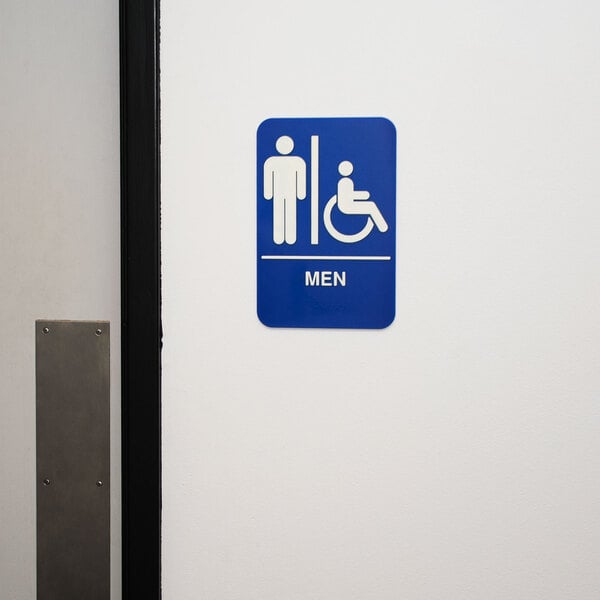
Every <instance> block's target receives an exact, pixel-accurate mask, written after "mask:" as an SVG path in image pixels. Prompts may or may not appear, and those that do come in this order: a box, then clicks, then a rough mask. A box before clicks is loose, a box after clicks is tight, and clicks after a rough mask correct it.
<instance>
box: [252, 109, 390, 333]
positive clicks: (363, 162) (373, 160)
mask: <svg viewBox="0 0 600 600" xmlns="http://www.w3.org/2000/svg"><path fill="white" fill-rule="evenodd" d="M395 230H396V129H395V127H394V125H393V124H392V123H391V121H388V120H387V119H383V118H335V119H267V120H266V121H264V122H263V123H262V124H261V125H260V127H259V128H258V134H257V248H258V254H257V262H258V266H257V277H258V281H257V283H258V289H257V300H258V316H259V318H260V320H261V321H262V322H263V323H264V324H265V325H268V326H270V327H336V328H351V329H379V328H383V327H387V326H388V325H389V324H390V323H391V322H392V321H393V320H394V313H395V287H396V283H395V273H396V231H395Z"/></svg>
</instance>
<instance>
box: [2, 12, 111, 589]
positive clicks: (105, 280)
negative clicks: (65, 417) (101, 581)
mask: <svg viewBox="0 0 600 600" xmlns="http://www.w3.org/2000/svg"><path fill="white" fill-rule="evenodd" d="M118 27H119V26H118V2H117V1H116V0H111V1H110V2H95V1H91V0H84V1H82V0H77V1H69V0H56V1H53V2H45V1H42V0H2V2H0V82H1V83H0V326H1V333H0V339H1V342H0V381H1V382H2V386H1V390H0V479H1V481H2V485H0V597H1V598H2V599H3V600H4V599H6V600H33V599H34V598H35V549H36V546H35V490H36V483H35V476H36V474H35V353H34V350H35V335H34V321H35V319H39V318H48V319H92V320H96V319H107V320H110V321H111V378H112V393H111V412H112V422H111V428H112V438H113V445H112V457H111V460H112V481H113V482H117V485H113V486H112V498H111V502H112V514H113V517H112V531H113V542H112V546H113V547H112V568H113V581H112V589H113V597H114V598H118V597H120V579H121V572H120V562H121V551H120V506H121V500H120V490H119V487H120V486H119V485H118V483H119V481H120V421H119V416H120V393H119V388H120V336H119V330H120V308H119V307H120V300H119V298H120V276H119V262H120V258H119V257H120V249H119V70H118V69H119V46H118V43H119V38H118V31H119V29H118Z"/></svg>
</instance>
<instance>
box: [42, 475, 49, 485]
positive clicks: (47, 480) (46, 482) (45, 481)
mask: <svg viewBox="0 0 600 600" xmlns="http://www.w3.org/2000/svg"><path fill="white" fill-rule="evenodd" d="M42 483H43V484H44V485H50V480H49V479H48V478H47V477H46V479H44V481H42Z"/></svg>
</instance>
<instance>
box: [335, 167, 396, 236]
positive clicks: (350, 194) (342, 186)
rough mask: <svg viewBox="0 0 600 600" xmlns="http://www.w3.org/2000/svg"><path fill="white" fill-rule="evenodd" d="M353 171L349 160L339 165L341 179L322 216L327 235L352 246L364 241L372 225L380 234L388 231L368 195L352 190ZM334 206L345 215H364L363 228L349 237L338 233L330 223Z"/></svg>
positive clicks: (364, 192) (386, 225)
mask: <svg viewBox="0 0 600 600" xmlns="http://www.w3.org/2000/svg"><path fill="white" fill-rule="evenodd" d="M353 170H354V166H353V165H352V163H351V162H350V161H349V160H344V161H342V162H341V163H340V164H339V166H338V172H339V174H340V175H341V176H342V178H341V179H340V180H339V181H338V184H337V194H335V195H333V196H332V197H331V198H330V199H329V202H327V204H326V205H325V212H324V214H323V222H324V223H325V229H327V232H328V233H329V235H330V236H331V237H332V238H334V239H336V240H337V241H338V242H344V243H346V244H354V243H356V242H360V241H361V240H364V239H365V238H366V237H367V236H368V235H369V234H370V233H371V231H373V226H374V225H376V226H377V229H379V231H381V232H382V233H385V232H386V231H387V230H388V224H387V223H386V221H385V219H384V218H383V215H382V214H381V212H380V211H379V208H377V204H375V202H373V201H370V200H369V198H370V196H371V195H370V193H369V192H367V191H360V190H355V189H354V182H353V181H352V179H350V175H352V172H353ZM336 205H337V208H338V210H339V211H341V212H342V213H344V214H346V215H366V216H367V222H366V223H365V226H364V227H363V228H362V229H361V230H360V231H359V232H357V233H355V234H351V235H349V234H344V233H341V232H339V231H338V230H337V229H336V228H335V226H334V225H333V222H332V221H331V213H332V211H333V208H334V207H335V206H336Z"/></svg>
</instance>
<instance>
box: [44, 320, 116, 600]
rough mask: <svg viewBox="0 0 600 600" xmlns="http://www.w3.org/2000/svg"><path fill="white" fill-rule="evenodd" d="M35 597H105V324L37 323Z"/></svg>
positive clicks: (107, 486) (107, 480) (107, 346)
mask: <svg viewBox="0 0 600 600" xmlns="http://www.w3.org/2000/svg"><path fill="white" fill-rule="evenodd" d="M35 334H36V335H35V337H36V406H37V412H36V427H37V430H36V437H37V482H36V483H37V598H38V600H58V599H60V600H81V599H82V598H85V599H86V600H109V598H110V410H109V406H110V368H109V357H110V350H109V349H110V326H109V323H108V322H105V321H37V322H36V324H35Z"/></svg>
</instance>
